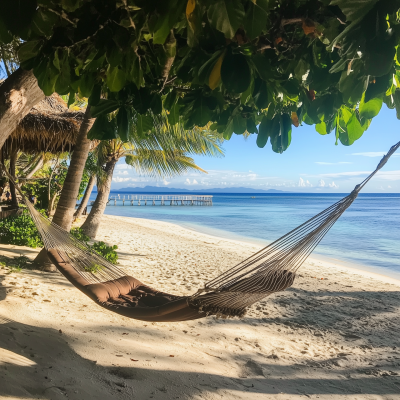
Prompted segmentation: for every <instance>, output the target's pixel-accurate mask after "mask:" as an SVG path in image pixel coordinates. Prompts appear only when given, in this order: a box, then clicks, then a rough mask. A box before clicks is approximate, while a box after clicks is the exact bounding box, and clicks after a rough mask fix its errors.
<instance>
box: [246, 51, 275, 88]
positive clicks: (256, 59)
mask: <svg viewBox="0 0 400 400" xmlns="http://www.w3.org/2000/svg"><path fill="white" fill-rule="evenodd" d="M251 62H252V63H253V65H254V67H255V69H256V70H257V72H258V74H259V76H260V78H261V79H263V80H264V81H269V80H272V79H274V74H273V72H272V68H271V63H270V61H269V59H268V58H267V57H266V56H265V55H263V54H256V55H254V56H252V57H251Z"/></svg>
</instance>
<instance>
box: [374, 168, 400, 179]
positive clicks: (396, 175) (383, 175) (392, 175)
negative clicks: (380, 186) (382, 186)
mask: <svg viewBox="0 0 400 400" xmlns="http://www.w3.org/2000/svg"><path fill="white" fill-rule="evenodd" d="M376 177H377V178H380V179H384V180H385V181H398V180H400V170H397V171H379V172H378V173H377V174H376Z"/></svg>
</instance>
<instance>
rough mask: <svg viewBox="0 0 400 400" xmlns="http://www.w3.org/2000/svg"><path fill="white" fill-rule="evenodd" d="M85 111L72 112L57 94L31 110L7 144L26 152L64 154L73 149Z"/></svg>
mask: <svg viewBox="0 0 400 400" xmlns="http://www.w3.org/2000/svg"><path fill="white" fill-rule="evenodd" d="M83 116H84V112H83V111H71V110H69V109H68V107H67V105H66V104H65V102H64V100H63V99H62V98H61V97H60V96H59V95H58V94H56V93H54V94H53V95H51V96H49V97H46V98H45V99H44V100H42V101H41V102H40V103H38V104H37V105H36V106H35V107H33V108H32V109H31V111H30V112H29V114H27V115H26V116H25V117H24V118H23V119H22V120H21V122H20V123H19V125H18V127H17V129H16V130H15V131H14V132H13V133H12V134H11V135H10V137H9V138H8V139H7V141H6V142H5V143H4V148H5V149H6V151H7V149H10V148H11V145H12V146H13V147H14V148H15V146H16V147H17V148H18V150H20V151H23V152H25V153H38V152H41V151H45V152H51V153H60V152H64V151H71V150H73V146H74V145H75V141H76V137H77V135H78V131H79V127H80V125H81V122H82V120H83Z"/></svg>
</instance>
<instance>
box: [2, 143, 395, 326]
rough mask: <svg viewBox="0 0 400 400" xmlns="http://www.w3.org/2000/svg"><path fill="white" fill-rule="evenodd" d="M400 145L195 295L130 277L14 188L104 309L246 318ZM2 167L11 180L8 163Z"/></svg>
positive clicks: (171, 317) (163, 318) (51, 252)
mask: <svg viewBox="0 0 400 400" xmlns="http://www.w3.org/2000/svg"><path fill="white" fill-rule="evenodd" d="M399 147H400V142H399V143H397V144H396V145H394V146H393V147H392V148H391V149H390V150H389V152H388V154H387V155H386V156H384V157H383V158H382V160H381V161H380V163H379V164H378V166H377V168H376V169H375V171H373V172H372V173H371V174H370V175H369V176H368V177H367V178H366V179H365V180H364V181H363V182H362V183H361V184H359V185H357V186H356V187H355V188H354V190H353V191H352V192H351V193H350V194H349V195H348V196H346V197H345V198H343V199H341V200H339V201H338V202H337V203H335V204H333V205H331V206H330V207H328V208H327V209H326V210H324V211H322V212H320V213H319V214H317V215H316V216H315V217H313V218H311V219H309V220H308V221H306V222H305V223H303V224H302V225H300V226H299V227H297V228H295V229H293V230H292V231H291V232H289V233H287V234H286V235H284V236H282V237H281V238H280V239H278V240H276V241H275V242H273V243H271V244H270V245H268V246H267V247H265V248H264V249H262V250H260V251H259V252H257V253H255V254H253V255H252V256H250V257H249V258H247V259H246V260H244V261H242V262H241V263H239V264H237V265H235V266H234V267H232V268H231V269H229V270H227V271H225V272H224V273H222V274H221V275H220V276H217V277H216V278H214V279H213V280H211V281H209V282H207V283H206V284H205V286H204V288H203V289H200V290H198V291H197V292H196V293H194V294H193V295H191V296H175V295H172V294H168V293H164V292H160V291H158V290H155V289H153V288H151V287H149V286H147V285H145V284H143V283H142V282H140V281H139V280H137V279H135V278H133V277H131V276H128V275H126V274H125V273H124V271H122V270H121V269H120V268H118V267H117V266H115V265H113V264H111V263H110V262H108V261H107V260H106V259H104V258H103V257H102V256H100V255H99V254H97V253H95V252H93V251H92V250H91V249H90V248H89V247H88V246H87V245H86V244H85V243H82V242H80V241H78V240H77V239H76V238H75V237H74V236H72V235H71V234H70V233H69V232H67V231H65V230H64V229H62V228H60V227H59V226H57V225H56V224H54V223H52V222H51V221H50V220H49V219H47V218H46V217H45V216H43V215H42V214H40V213H39V212H38V211H37V210H36V209H35V208H34V206H33V205H32V204H31V203H30V202H29V201H28V200H27V199H26V197H25V196H24V195H23V193H22V192H21V190H20V189H19V187H18V185H16V187H17V188H18V190H19V192H20V194H21V196H22V198H23V200H24V202H25V204H26V206H27V208H28V210H29V212H30V214H31V216H32V218H33V221H34V222H35V225H36V226H37V229H38V231H39V233H40V235H41V237H42V239H43V243H44V246H45V248H46V250H47V253H48V256H49V258H50V260H51V261H52V262H53V263H54V265H55V266H56V267H57V269H58V270H59V271H60V272H61V273H62V274H63V275H64V276H65V277H66V278H67V279H68V280H69V281H70V282H71V283H72V284H73V285H74V286H75V287H76V288H78V289H79V290H81V291H82V292H83V293H84V294H85V295H87V296H88V297H90V298H91V299H92V300H93V301H95V302H96V303H97V304H99V305H100V306H101V307H104V308H106V309H108V310H110V311H113V312H115V313H117V314H120V315H123V316H125V317H129V318H134V319H138V320H143V321H154V322H168V321H169V322H173V321H187V320H192V319H197V318H203V317H206V316H208V315H216V316H217V317H222V318H227V317H235V316H237V317H242V316H243V315H244V314H245V312H246V309H247V308H248V307H249V306H251V305H252V304H254V303H256V302H258V301H260V300H262V299H263V298H265V297H266V296H268V295H270V294H272V293H274V292H278V291H282V290H285V289H287V288H288V287H290V286H291V285H292V284H293V281H294V279H295V276H296V271H297V270H298V268H299V267H300V266H301V265H302V264H303V262H304V261H305V260H306V258H307V257H308V256H309V255H310V254H311V252H312V251H313V250H314V248H315V247H316V246H317V245H318V243H319V242H320V241H321V240H322V238H323V237H324V236H325V234H326V233H327V232H328V230H329V229H330V228H331V227H332V225H333V224H334V223H335V222H336V221H337V219H338V218H339V217H340V216H341V215H342V214H343V212H344V211H345V210H346V209H347V208H348V207H349V206H350V205H351V204H352V203H353V201H354V200H355V199H356V197H357V195H358V193H359V192H360V190H361V189H362V188H363V187H364V186H365V185H366V184H367V182H368V181H369V180H370V179H371V178H372V177H373V176H374V175H375V174H376V173H377V172H378V171H379V170H380V169H381V168H382V167H383V166H384V165H385V164H386V162H387V161H388V159H389V157H390V156H391V155H392V154H393V153H394V152H395V151H396V150H397V149H398V148H399ZM3 169H4V171H5V173H6V174H7V176H8V178H9V179H10V180H12V179H13V178H12V177H11V176H10V175H9V174H8V172H7V171H6V170H5V168H4V166H3Z"/></svg>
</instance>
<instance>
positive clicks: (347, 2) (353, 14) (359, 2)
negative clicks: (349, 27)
mask: <svg viewBox="0 0 400 400" xmlns="http://www.w3.org/2000/svg"><path fill="white" fill-rule="evenodd" d="M377 2H378V0H332V1H331V3H330V5H332V6H334V5H335V6H339V8H340V10H341V11H342V13H343V14H344V15H345V16H346V19H347V21H354V20H356V19H358V18H362V17H364V16H365V15H366V14H367V13H368V12H369V11H370V10H371V9H372V7H374V5H375V4H376V3H377Z"/></svg>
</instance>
